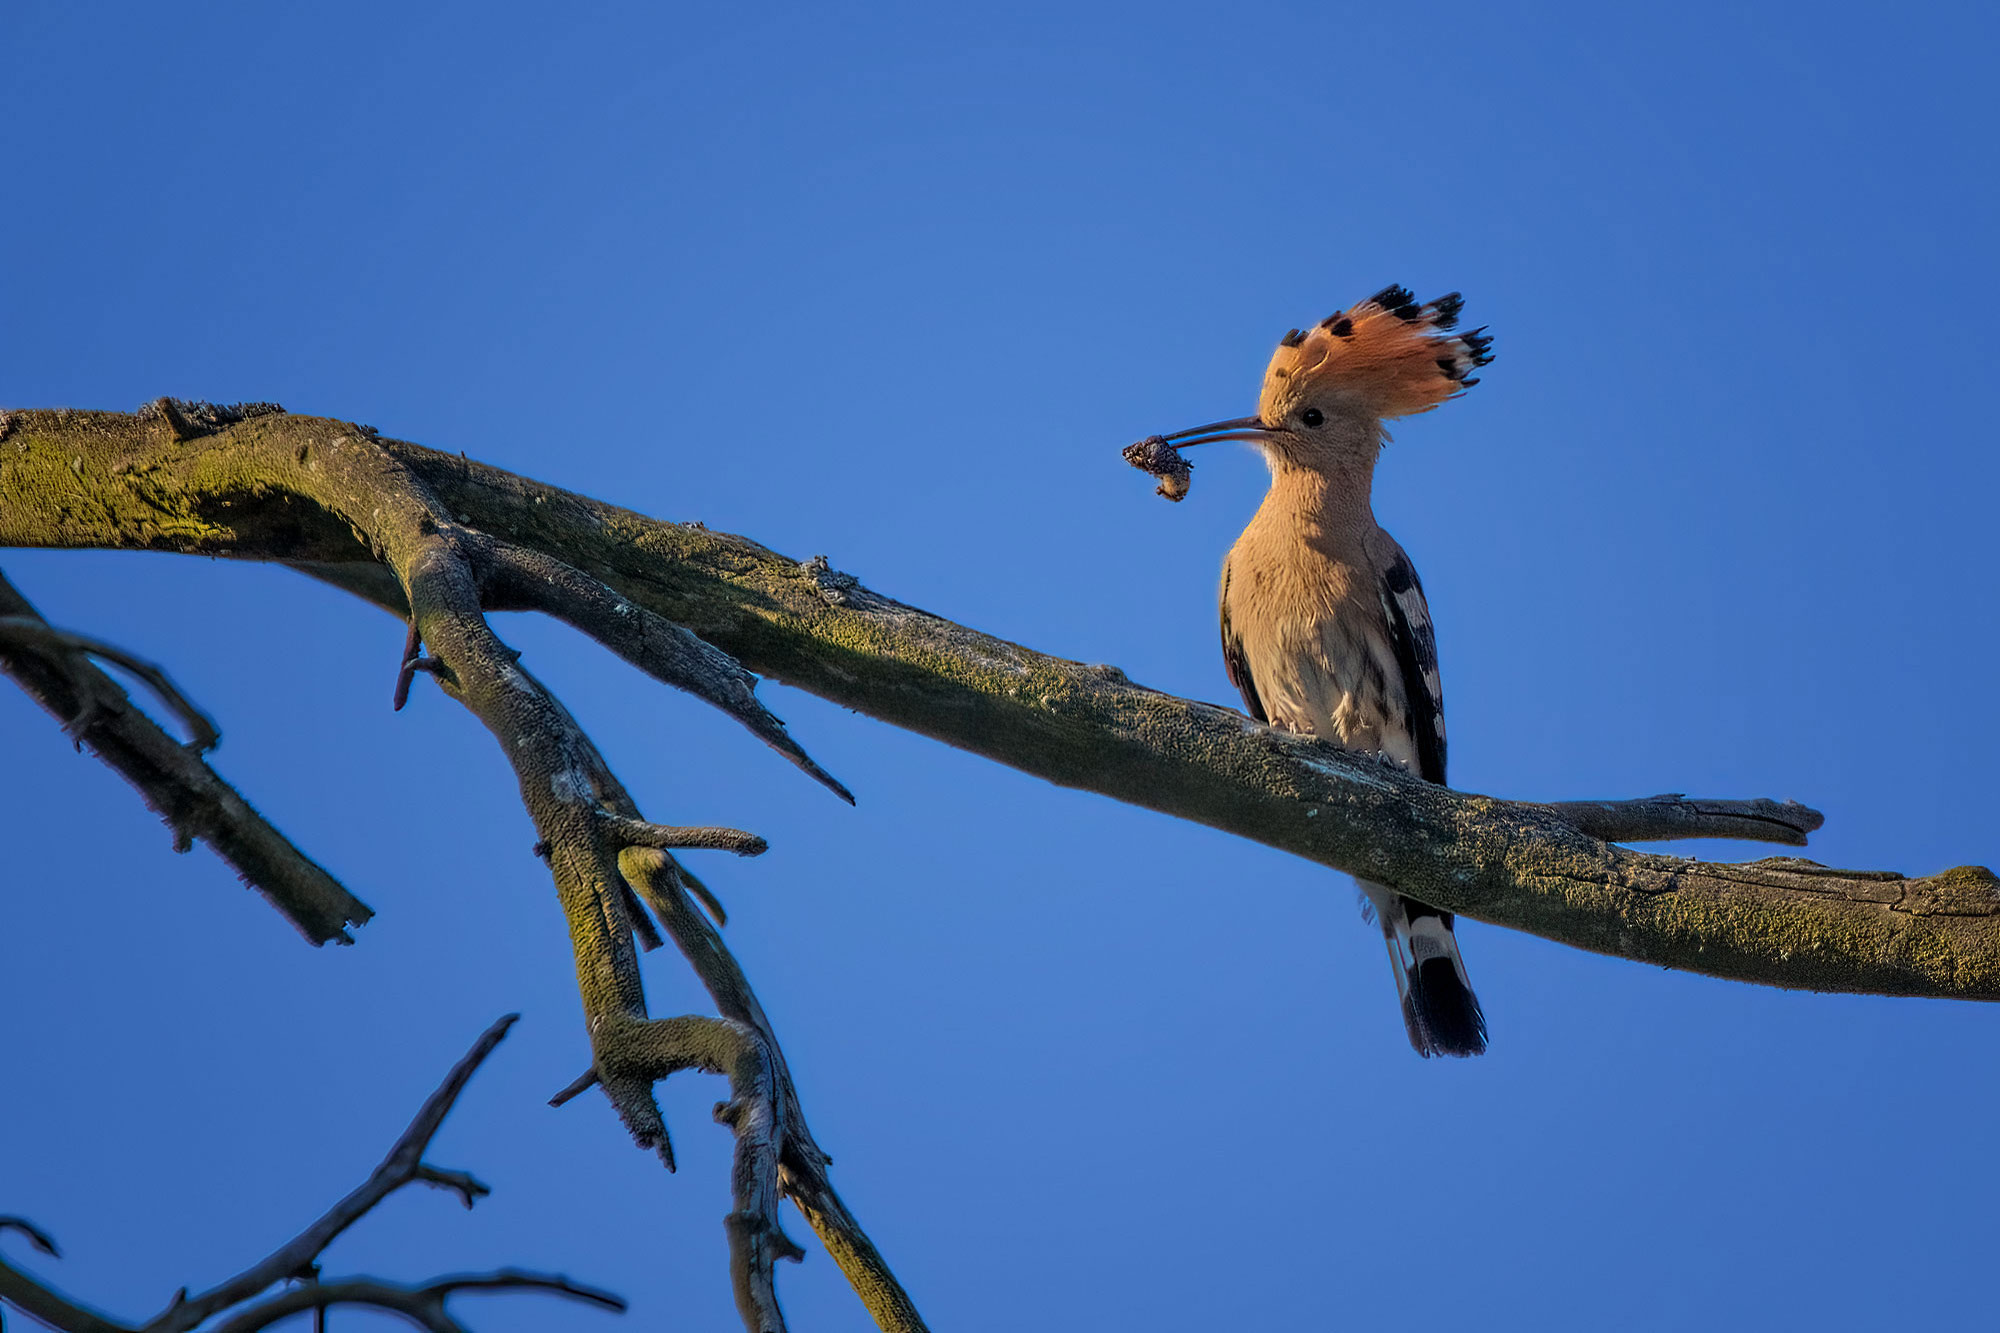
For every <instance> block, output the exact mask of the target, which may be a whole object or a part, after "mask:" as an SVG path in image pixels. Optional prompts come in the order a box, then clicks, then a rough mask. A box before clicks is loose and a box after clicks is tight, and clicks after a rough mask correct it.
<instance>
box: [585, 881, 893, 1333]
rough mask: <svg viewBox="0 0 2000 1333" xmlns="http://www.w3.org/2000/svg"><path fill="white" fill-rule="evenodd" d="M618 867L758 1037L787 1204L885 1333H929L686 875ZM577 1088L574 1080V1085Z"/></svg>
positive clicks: (713, 994)
mask: <svg viewBox="0 0 2000 1333" xmlns="http://www.w3.org/2000/svg"><path fill="white" fill-rule="evenodd" d="M618 866H619V869H620V871H621V872H623V874H624V875H625V877H626V879H627V880H628V881H630V882H631V884H632V885H633V887H634V888H636V889H637V890H638V891H639V893H640V894H641V895H642V896H643V897H644V898H645V899H646V901H647V903H648V904H649V905H651V907H652V909H653V911H654V912H655V914H657V915H658V916H659V918H660V924H661V925H662V926H663V927H665V929H666V931H667V933H668V934H669V935H671V936H672V937H673V940H674V943H675V945H676V946H678V947H679V949H680V951H681V953H682V955H683V956H684V957H685V958H686V959H687V960H688V965H689V966H691V967H692V968H694V971H695V975H696V976H698V977H700V978H701V982H702V985H703V986H704V987H706V988H707V990H708V994H709V998H710V999H712V1000H714V1001H715V1007H716V1010H717V1012H719V1013H720V1014H722V1016H723V1017H725V1018H728V1019H732V1020H734V1021H736V1022H737V1023H740V1024H742V1025H743V1026H744V1027H745V1028H747V1029H749V1030H750V1031H752V1032H755V1033H757V1034H758V1037H759V1039H760V1041H761V1043H762V1045H763V1048H764V1049H765V1051H766V1052H768V1054H769V1058H770V1062H771V1076H772V1079H773V1083H774V1086H775V1089H776V1098H775V1102H776V1107H777V1114H778V1116H779V1123H780V1124H782V1126H783V1130H784V1135H783V1141H782V1144H781V1146H780V1150H779V1171H778V1182H779V1185H780V1187H781V1188H782V1189H783V1190H784V1192H785V1195H786V1197H788V1198H790V1199H791V1200H792V1202H793V1203H794V1204H796V1205H797V1206H798V1209H799V1211H800V1212H801V1213H803V1214H804V1215H805V1218H806V1221H807V1222H808V1223H810V1224H811V1226H812V1229H813V1231H814V1232H815V1233H816V1234H817V1235H818V1236H819V1238H820V1242H821V1244H823V1245H825V1246H826V1249H827V1253H828V1254H830V1255H832V1256H833V1259H834V1262H835V1263H836V1264H838V1265H839V1266H840V1271H841V1273H842V1274H843V1275H845V1277H846V1278H847V1281H848V1285H850V1286H852V1287H853V1288H854V1292H855V1295H857V1296H859V1297H860V1298H861V1303H862V1304H863V1305H864V1306H865V1307H866V1308H867V1310H868V1313H869V1314H870V1315H871V1316H872V1317H873V1318H874V1320H875V1322H876V1325H877V1326H878V1327H879V1328H881V1329H882V1330H883V1333H927V1329H926V1326H925V1324H924V1321H923V1317H922V1316H921V1315H919V1314H918V1313H917V1307H916V1303H915V1302H914V1301H912V1300H911V1299H910V1295H909V1293H908V1292H906V1291H905V1290H904V1289H903V1285H902V1283H900V1282H899V1281H897V1279H896V1275H895V1272H894V1271H893V1270H891V1269H890V1267H889V1265H888V1263H887V1261H885V1260H884V1259H883V1258H882V1254H881V1252H880V1251H879V1250H877V1249H876V1248H875V1243H874V1242H873V1241H871V1240H870V1239H869V1238H868V1233H867V1232H866V1231H864V1230H862V1227H861V1224H860V1222H858V1221H857V1220H856V1219H855V1217H854V1215H853V1213H852V1212H850V1211H849V1210H848V1208H847V1206H846V1204H845V1203H843V1202H842V1201H841V1198H840V1195H839V1194H838V1193H837V1192H836V1191H835V1190H834V1188H833V1183H832V1181H831V1180H829V1179H828V1177H827V1165H828V1163H829V1161H830V1160H831V1159H829V1158H828V1157H827V1155H826V1153H825V1152H824V1151H823V1150H822V1149H821V1148H820V1146H819V1144H817V1143H816V1142H814V1141H813V1137H812V1131H811V1130H809V1129H808V1128H807V1127H806V1122H805V1113H804V1112H803V1111H802V1110H801V1109H800V1107H799V1100H798V1092H797V1090H796V1088H795V1087H794V1086H793V1083H792V1075H791V1070H790V1069H789V1068H788V1067H787V1066H786V1064H785V1057H784V1052H783V1050H782V1049H781V1048H780V1047H779V1045H778V1039H777V1035H776V1033H775V1032H774V1031H773V1030H772V1027H771V1020H770V1018H769V1016H767V1015H766V1014H765V1012H764V1006H763V1005H762V1004H760V1003H759V1002H758V1000H757V995H756V993H755V992H754V991H753V990H751V988H750V979H749V978H748V977H747V976H745V975H744V972H743V968H742V965H741V964H739V963H738V962H737V961H736V957H735V955H733V954H732V953H730V951H729V947H728V946H727V945H726V944H724V943H723V941H722V936H721V934H720V933H719V932H717V931H716V929H715V927H714V926H712V925H711V924H709V922H708V921H706V920H704V919H703V917H702V915H701V914H700V913H699V912H697V911H695V910H694V906H693V904H692V903H690V902H689V901H688V896H687V893H686V888H687V886H686V884H685V883H684V882H683V881H684V879H685V877H686V872H685V871H684V870H682V869H681V868H680V866H679V865H678V864H677V863H676V862H675V861H674V860H673V858H672V857H670V856H668V855H667V854H666V853H665V852H661V851H655V850H653V849H650V848H640V847H635V848H631V849H628V850H627V851H625V852H624V853H623V854H621V855H620V856H619V858H618ZM600 1063H601V1062H600ZM593 1072H595V1071H593ZM586 1077H588V1076H586ZM583 1082H584V1080H582V1079H579V1080H578V1083H579V1084H582V1083H583ZM576 1086H577V1085H575V1084H573V1085H572V1087H576ZM586 1086H587V1085H586ZM577 1090H578V1091H581V1088H580V1087H579V1088H578V1089H577ZM565 1091H568V1090H567V1089H565ZM663 1132H664V1131H663Z"/></svg>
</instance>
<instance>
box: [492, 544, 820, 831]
mask: <svg viewBox="0 0 2000 1333" xmlns="http://www.w3.org/2000/svg"><path fill="white" fill-rule="evenodd" d="M467 541H468V544H469V545H470V547H471V549H472V550H473V551H474V552H475V556H474V558H475V559H476V561H477V562H478V565H479V569H480V575H481V591H482V594H483V599H484V603H485V605H486V606H487V607H488V609H491V610H506V611H540V612H542V613H543V614H545V615H549V616H553V617H554V618H556V619H557V620H560V621H562V622H564V623H565V624H568V625H573V626H575V627H576V628H577V629H580V630H582V631H583V632H584V633H585V634H588V635H589V636H590V637H591V638H593V639H595V640H597V641H598V642H599V643H601V644H603V645H604V646H605V647H606V648H609V649H610V650H611V651H612V652H614V653H617V654H618V655H619V656H620V657H622V658H624V659H625V660H626V661H628V662H630V663H631V664H632V665H633V666H636V667H638V668H639V669H640V670H641V671H644V672H645V673H646V674H647V675H649V676H652V677H653V678H654V679H656V680H660V681H664V682H665V683H666V684H669V685H672V686H674V687H676V688H677V689H682V690H686V691H687V692H688V693H689V694H692V695H694V696H695V697H696V698H699V699H704V700H706V701H708V702H709V703H711V704H713V705H715V706H716V707H717V708H720V709H721V710H722V711H723V712H725V713H727V714H729V715H730V716H731V717H733V718H735V719H736V720H737V721H738V722H740V723H742V724H743V725H744V726H745V727H747V728H748V729H749V730H750V732H751V733H752V734H753V735H755V736H756V737H757V738H758V739H759V740H761V741H763V742H764V743H765V744H766V745H769V746H770V747H771V748H772V749H774V750H776V751H777V752H778V753H779V754H782V755H784V756H785V757H786V758H787V759H789V760H791V761H792V762H793V763H794V764H796V765H798V766H799V768H801V769H803V770H804V771H805V772H806V773H808V774H809V775H811V776H812V778H813V779H814V780H815V781H817V782H819V783H820V784H821V785H823V786H825V787H826V788H827V790H829V791H831V792H833V794H834V795H836V796H838V797H840V798H841V799H842V800H844V801H846V802H847V803H848V804H849V805H852V804H854V794H853V793H852V792H850V791H848V790H847V788H846V787H844V786H842V785H841V784H840V782H839V781H837V780H836V779H835V778H834V776H833V775H832V774H831V773H828V772H827V771H826V770H825V769H823V768H821V767H820V766H819V765H818V764H817V763H815V762H814V761H813V758H812V756H811V755H809V754H807V753H806V752H805V750H804V749H802V748H801V747H800V746H799V743H798V742H797V741H795V740H793V739H792V738H791V734H790V733H789V732H787V731H786V730H785V724H784V723H783V722H781V721H780V720H779V719H778V718H776V717H775V716H773V715H772V714H771V712H770V710H769V709H767V708H765V707H764V705H763V704H762V703H761V702H760V701H759V700H758V699H757V697H756V695H755V694H754V693H753V690H754V689H755V688H756V684H757V678H756V676H754V675H752V674H751V673H750V672H748V671H745V670H744V669H743V667H742V664H741V663H739V662H738V661H737V660H736V659H735V658H733V657H731V656H730V655H729V654H728V653H725V652H723V651H722V650H721V649H720V648H717V647H715V646H714V645H713V644H710V643H708V642H706V641H704V640H702V639H700V638H698V637H696V636H695V635H694V634H691V633H689V632H688V631H687V630H685V629H683V628H681V626H679V625H676V624H675V623H673V622H672V621H670V620H667V619H665V618H664V617H662V616H660V615H658V614H657V613H655V612H653V611H650V610H648V609H647V608H645V607H643V606H640V605H639V604H638V603H636V602H633V601H630V600H628V599H627V598H625V597H622V596H620V595H619V594H618V593H616V592H613V591H612V590H611V589H610V588H608V587H606V586H605V585H604V584H603V583H601V582H599V581H598V580H596V579H594V578H591V577H590V576H589V575H587V574H585V573H583V572H582V571H581V570H578V569H576V568H574V567H572V566H570V565H568V564H565V563H564V562H562V561H561V560H558V559H556V558H555V557H554V556H551V555H547V554H545V553H543V552H541V551H536V550H532V549H529V548H527V547H522V546H516V545H513V544H511V543H507V542H497V541H494V540H492V539H491V538H489V537H485V536H481V535H473V536H470V537H468V538H467Z"/></svg>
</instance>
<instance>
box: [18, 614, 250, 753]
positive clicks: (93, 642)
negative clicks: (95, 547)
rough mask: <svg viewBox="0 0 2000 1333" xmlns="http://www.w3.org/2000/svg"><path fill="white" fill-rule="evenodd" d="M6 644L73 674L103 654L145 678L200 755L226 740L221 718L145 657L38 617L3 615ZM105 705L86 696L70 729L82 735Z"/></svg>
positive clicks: (102, 656)
mask: <svg viewBox="0 0 2000 1333" xmlns="http://www.w3.org/2000/svg"><path fill="white" fill-rule="evenodd" d="M0 645H5V646H6V647H9V648H12V649H14V650H15V651H16V652H23V653H39V654H41V655H42V657H43V659H44V660H45V661H47V662H48V663H49V665H50V666H51V667H52V668H54V669H57V670H64V671H67V672H68V673H69V674H70V675H71V676H72V677H73V678H74V677H75V676H76V667H77V665H78V662H77V661H76V659H79V658H83V657H100V658H103V659H104V660H105V661H107V662H111V663H115V664H116V665H118V666H121V667H124V668H125V669H126V670H127V671H129V672H131V673H132V674H133V675H135V676H137V677H138V678H139V679H140V680H143V681H145V682H146V685H147V686H148V688H150V689H151V690H152V691H153V693H155V694H157V695H159V696H160V702H162V703H164V704H165V705H166V706H167V709H168V711H170V712H171V713H173V714H174V716H176V717H178V718H179V719H180V720H181V724H182V725H183V726H185V727H186V728H187V729H188V731H189V733H190V734H191V736H192V739H191V740H189V742H188V745H189V748H191V749H193V750H194V751H195V753H197V754H206V753H207V752H208V751H210V750H213V749H214V748H215V747H216V746H217V745H219V744H221V743H222V733H221V732H220V731H218V730H217V729H216V726H215V720H214V719H213V718H211V717H210V716H209V715H208V714H207V713H204V712H202V711H201V709H199V708H197V707H195V705H194V702H193V701H192V700H190V699H189V698H188V697H187V695H185V694H183V693H181V690H180V687H179V686H177V685H175V684H174V682H173V681H172V680H171V679H170V678H169V677H168V676H167V673H166V672H165V671H163V670H161V669H160V667H159V666H157V665H156V664H154V663H152V662H148V661H147V660H146V659H144V658H143V657H134V656H133V655H132V654H131V653H128V652H126V651H125V650H124V649H122V648H119V647H116V646H115V645H112V644H108V643H106V642H104V641H103V640H102V639H91V638H86V637H84V636H83V635H81V634H74V633H71V632H70V631H69V630H61V629H57V628H56V627H55V626H53V625H51V624H49V623H48V622H47V621H46V620H43V619H42V618H41V617H40V616H34V615H29V616H21V615H14V616H0ZM104 704H105V700H104V699H103V697H102V696H96V695H93V696H92V697H90V698H88V699H86V700H85V702H84V711H83V712H82V713H81V714H80V715H79V716H77V717H76V718H74V719H72V720H71V722H70V724H69V728H68V729H69V730H70V733H71V734H72V735H76V734H78V733H79V732H80V731H81V730H82V728H83V727H84V726H85V725H87V724H88V723H89V722H90V721H91V715H92V714H93V713H94V712H96V711H97V710H98V709H99V708H100V707H103V706H104Z"/></svg>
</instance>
